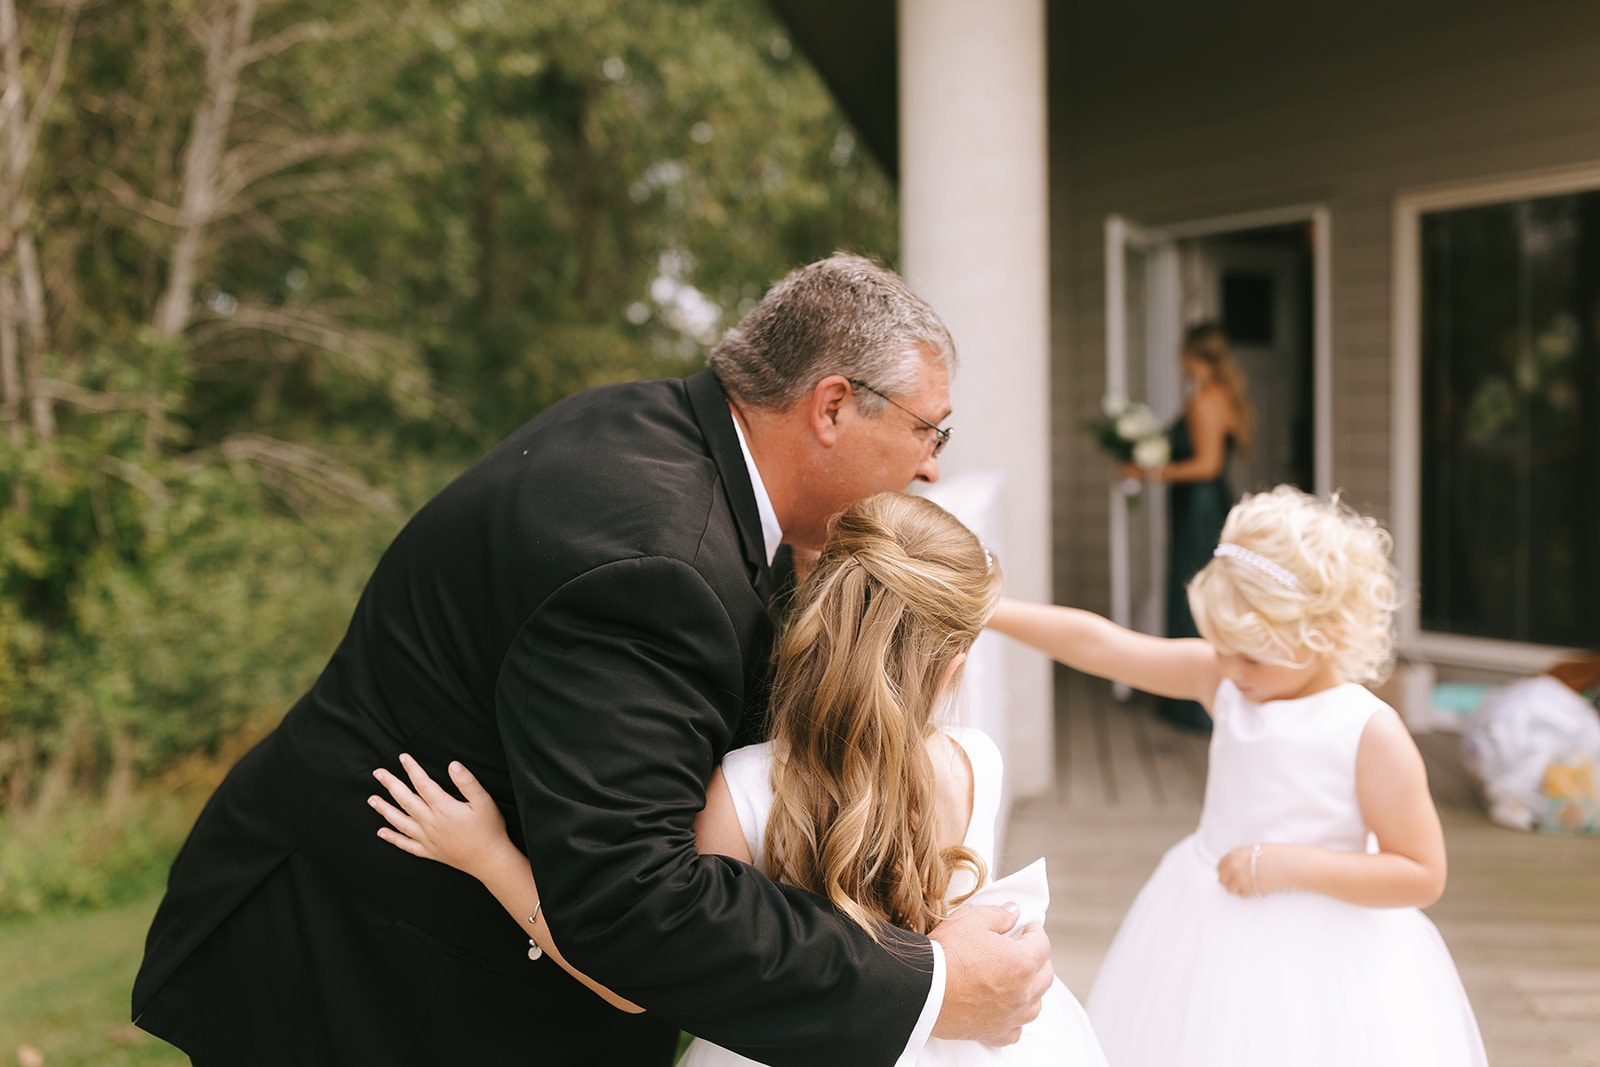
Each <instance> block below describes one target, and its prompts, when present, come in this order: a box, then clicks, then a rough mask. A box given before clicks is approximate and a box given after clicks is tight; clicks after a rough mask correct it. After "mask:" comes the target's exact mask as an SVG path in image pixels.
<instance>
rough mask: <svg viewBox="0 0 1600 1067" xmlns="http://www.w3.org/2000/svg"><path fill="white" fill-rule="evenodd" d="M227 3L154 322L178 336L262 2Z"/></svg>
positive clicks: (212, 45)
mask: <svg viewBox="0 0 1600 1067" xmlns="http://www.w3.org/2000/svg"><path fill="white" fill-rule="evenodd" d="M0 2H5V0H0ZM225 6H231V7H232V17H231V18H229V17H227V15H226V14H225V11H224V10H218V11H217V18H216V19H215V21H213V22H212V23H211V25H210V34H209V37H208V39H207V42H206V88H205V93H204V95H203V96H202V97H201V99H200V106H199V107H197V108H196V109H195V113H194V125H193V127H192V129H191V131H190V134H189V143H188V144H187V145H185V146H184V150H183V176H182V179H181V181H182V182H183V188H182V199H181V201H180V203H179V207H178V235H177V238H176V239H175V240H174V241H173V245H172V255H171V258H170V259H169V260H168V263H167V284H166V289H165V290H164V291H163V292H162V294H161V299H160V300H159V301H158V302H157V304H156V313H155V320H154V322H153V325H154V326H155V329H156V333H157V334H159V335H160V336H162V337H169V338H170V337H177V336H178V335H179V334H181V333H183V331H184V330H185V329H186V328H187V327H188V325H189V320H190V319H191V318H192V317H193V314H194V286H195V281H196V279H197V278H198V276H199V272H200V258H201V255H202V253H203V252H204V249H205V236H206V227H207V226H208V225H210V223H211V221H212V219H213V218H214V217H215V215H216V212H217V208H218V206H219V205H218V203H217V187H218V183H219V178H220V175H219V174H218V173H217V168H218V164H219V163H220V162H221V160H222V150H223V146H224V145H225V144H226V143H227V139H228V124H229V123H230V122H231V121H232V119H233V104H234V100H235V99H236V98H237V97H238V95H239V76H240V72H241V71H243V70H244V67H245V64H246V62H247V59H248V56H247V52H248V50H249V45H250V34H251V29H252V25H253V23H254V21H255V15H256V0H233V2H232V3H231V4H229V5H225Z"/></svg>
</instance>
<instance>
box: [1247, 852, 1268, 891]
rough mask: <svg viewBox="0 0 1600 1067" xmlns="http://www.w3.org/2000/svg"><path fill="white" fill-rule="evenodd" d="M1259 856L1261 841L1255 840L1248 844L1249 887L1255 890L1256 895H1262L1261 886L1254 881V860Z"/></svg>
mask: <svg viewBox="0 0 1600 1067" xmlns="http://www.w3.org/2000/svg"><path fill="white" fill-rule="evenodd" d="M1260 858H1261V842H1260V841H1257V842H1256V843H1255V844H1253V845H1251V846H1250V888H1251V889H1254V890H1255V891H1256V896H1258V897H1264V896H1266V894H1265V893H1263V892H1262V891H1261V886H1260V884H1259V883H1257V882H1256V860H1258V859H1260Z"/></svg>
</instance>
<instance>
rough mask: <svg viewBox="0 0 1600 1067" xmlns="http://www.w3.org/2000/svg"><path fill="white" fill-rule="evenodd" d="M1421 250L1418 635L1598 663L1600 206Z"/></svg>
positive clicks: (1525, 220) (1421, 222)
mask: <svg viewBox="0 0 1600 1067" xmlns="http://www.w3.org/2000/svg"><path fill="white" fill-rule="evenodd" d="M1417 240H1418V249H1417V250H1418V254H1419V266H1420V277H1419V282H1420V286H1419V290H1418V296H1419V298H1420V299H1419V307H1418V316H1419V319H1418V326H1419V328H1420V329H1419V337H1418V341H1419V345H1418V357H1419V367H1418V370H1419V372H1420V381H1419V382H1418V385H1419V387H1420V392H1419V394H1418V399H1419V402H1420V403H1419V408H1420V412H1419V414H1420V426H1419V433H1420V440H1419V445H1420V449H1419V457H1418V458H1419V460H1420V464H1419V466H1420V469H1419V471H1418V475H1419V480H1418V483H1417V488H1418V491H1419V496H1420V499H1419V501H1418V518H1419V527H1420V528H1419V535H1420V536H1419V545H1418V547H1419V549H1420V551H1419V553H1418V559H1417V567H1418V575H1417V577H1418V578H1419V579H1420V586H1421V590H1420V602H1419V604H1418V605H1417V611H1418V616H1417V617H1418V622H1419V623H1420V628H1421V629H1422V630H1426V631H1430V632H1434V633H1442V634H1456V635H1464V636H1473V637H1484V638H1494V639H1499V640H1509V641H1519V642H1530V643H1536V644H1544V645H1568V646H1581V647H1590V648H1594V647H1600V192H1577V193H1571V194H1567V195H1560V196H1545V197H1536V198H1532V199H1524V200H1517V201H1514V202H1507V203H1496V204H1489V205H1482V206H1470V207H1460V208H1452V209H1449V210H1437V211H1424V212H1422V213H1421V214H1420V215H1419V217H1418V231H1417Z"/></svg>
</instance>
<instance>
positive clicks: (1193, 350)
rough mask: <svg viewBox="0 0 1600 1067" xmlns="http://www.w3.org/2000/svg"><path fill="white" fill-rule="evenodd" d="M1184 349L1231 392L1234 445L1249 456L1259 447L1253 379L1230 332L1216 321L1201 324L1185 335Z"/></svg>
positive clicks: (1224, 389) (1229, 397) (1226, 390)
mask: <svg viewBox="0 0 1600 1067" xmlns="http://www.w3.org/2000/svg"><path fill="white" fill-rule="evenodd" d="M1183 351H1184V352H1186V353H1188V354H1189V355H1191V356H1194V357H1195V358H1196V359H1198V360H1200V362H1202V363H1204V364H1205V365H1206V366H1207V367H1209V368H1211V379H1212V381H1215V382H1216V383H1217V384H1218V385H1220V386H1222V391H1223V392H1225V393H1227V394H1228V400H1229V402H1230V403H1231V404H1232V405H1233V417H1234V426H1233V444H1234V447H1235V448H1237V449H1238V450H1239V454H1240V455H1241V456H1248V455H1249V454H1250V450H1251V449H1252V448H1254V447H1255V441H1256V409H1255V405H1253V404H1251V403H1250V380H1249V379H1248V378H1246V377H1245V375H1244V368H1243V367H1241V366H1239V361H1238V360H1236V359H1234V358H1233V350H1232V349H1230V348H1229V347H1228V334H1227V331H1225V330H1224V329H1223V328H1222V327H1221V326H1220V325H1219V324H1217V323H1215V322H1202V323H1197V324H1196V325H1194V326H1191V327H1189V330H1188V332H1187V333H1185V334H1184V335H1183Z"/></svg>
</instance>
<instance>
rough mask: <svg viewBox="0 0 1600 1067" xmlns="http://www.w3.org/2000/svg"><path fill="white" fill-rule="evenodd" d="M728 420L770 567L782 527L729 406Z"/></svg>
mask: <svg viewBox="0 0 1600 1067" xmlns="http://www.w3.org/2000/svg"><path fill="white" fill-rule="evenodd" d="M728 418H730V419H732V420H733V432H734V433H736V434H738V435H739V451H740V452H743V453H744V465H745V467H746V468H747V469H748V470H749V471H750V486H751V488H753V489H754V490H755V491H756V512H757V513H758V514H759V515H760V516H761V539H762V540H763V541H765V542H766V549H767V566H769V567H770V566H772V558H773V557H774V556H776V555H777V554H778V546H779V545H780V544H782V543H783V527H781V526H779V525H778V513H777V512H776V511H774V510H773V509H772V498H771V497H770V496H768V495H767V487H766V485H765V484H764V483H763V482H762V481H761V472H760V471H758V470H756V461H755V457H754V456H752V455H751V454H750V444H749V442H747V441H746V440H745V439H744V427H743V426H740V425H739V417H738V416H737V415H735V414H734V413H733V407H732V406H731V405H730V406H729V408H728Z"/></svg>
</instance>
